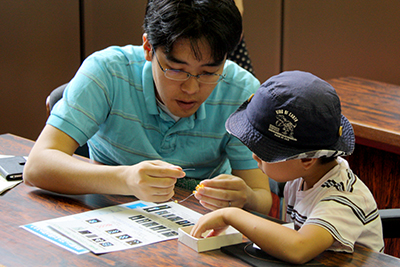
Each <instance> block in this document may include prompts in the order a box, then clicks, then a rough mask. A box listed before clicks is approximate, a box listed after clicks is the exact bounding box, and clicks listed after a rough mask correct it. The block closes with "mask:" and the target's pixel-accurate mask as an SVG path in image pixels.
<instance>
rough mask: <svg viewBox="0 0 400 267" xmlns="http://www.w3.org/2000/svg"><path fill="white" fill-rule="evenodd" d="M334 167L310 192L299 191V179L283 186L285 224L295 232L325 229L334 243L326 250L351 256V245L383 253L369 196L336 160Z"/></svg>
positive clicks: (344, 163)
mask: <svg viewBox="0 0 400 267" xmlns="http://www.w3.org/2000/svg"><path fill="white" fill-rule="evenodd" d="M337 161H338V163H339V164H338V165H337V166H335V167H334V168H333V169H332V170H330V171H329V172H328V173H327V174H326V175H325V176H324V177H322V178H321V179H320V180H319V181H318V182H317V183H316V184H315V185H314V186H313V187H312V188H310V189H308V190H306V191H302V190H301V188H302V185H303V179H302V178H298V179H296V180H294V181H290V182H288V183H286V185H285V191H284V197H285V202H286V205H287V214H286V216H287V217H286V220H287V221H289V222H294V225H295V229H297V230H298V229H300V228H301V227H302V226H303V225H307V224H309V225H310V224H313V225H318V226H321V227H323V228H325V229H326V230H327V231H329V232H330V233H331V235H332V236H333V238H334V239H335V242H334V243H333V245H332V246H331V247H330V248H329V249H328V250H332V251H343V252H353V251H354V244H355V243H357V244H360V245H363V246H365V247H368V248H370V249H372V250H375V251H380V252H382V251H383V249H384V243H383V235H382V222H381V219H380V216H379V213H378V208H377V205H376V202H375V199H374V197H373V195H372V194H371V192H370V190H369V189H368V188H367V186H366V185H365V184H364V183H363V182H362V181H361V180H360V179H359V178H358V177H357V176H356V175H354V173H353V172H352V171H351V170H350V168H349V165H348V163H347V161H346V160H344V159H343V158H341V157H339V158H338V159H337Z"/></svg>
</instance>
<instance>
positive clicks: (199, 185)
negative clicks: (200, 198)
mask: <svg viewBox="0 0 400 267" xmlns="http://www.w3.org/2000/svg"><path fill="white" fill-rule="evenodd" d="M203 187H204V184H198V185H197V186H196V190H199V188H203Z"/></svg>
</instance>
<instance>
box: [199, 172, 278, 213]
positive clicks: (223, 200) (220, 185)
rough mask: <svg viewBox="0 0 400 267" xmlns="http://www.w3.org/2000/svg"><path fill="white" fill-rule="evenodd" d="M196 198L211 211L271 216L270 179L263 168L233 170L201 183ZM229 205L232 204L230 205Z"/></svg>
mask: <svg viewBox="0 0 400 267" xmlns="http://www.w3.org/2000/svg"><path fill="white" fill-rule="evenodd" d="M201 184H202V185H204V187H202V188H199V189H198V190H197V193H196V194H195V197H196V198H197V199H198V200H200V203H201V204H202V205H203V206H204V207H206V208H208V209H211V210H215V209H219V208H225V207H229V206H230V205H231V206H232V207H239V208H244V209H247V210H251V211H256V212H259V213H262V214H268V212H269V210H270V209H271V206H272V196H271V191H270V188H269V179H268V176H267V175H265V174H264V173H263V172H262V171H261V170H260V169H258V168H257V169H250V170H232V175H229V174H221V175H219V176H217V177H215V178H213V179H209V180H204V181H202V182H201ZM229 203H230V204H229Z"/></svg>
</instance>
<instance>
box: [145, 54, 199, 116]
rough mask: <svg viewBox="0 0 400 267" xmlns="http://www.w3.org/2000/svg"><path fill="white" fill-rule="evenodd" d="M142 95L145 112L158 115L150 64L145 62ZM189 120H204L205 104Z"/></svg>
mask: <svg viewBox="0 0 400 267" xmlns="http://www.w3.org/2000/svg"><path fill="white" fill-rule="evenodd" d="M142 75H143V76H142V79H143V94H144V100H145V102H146V108H147V112H148V113H149V114H151V115H159V114H160V111H159V109H158V107H157V101H156V92H155V88H154V82H153V72H152V67H151V62H150V61H146V63H145V64H144V68H143V74H142ZM190 118H191V119H197V120H204V119H205V118H206V108H205V103H203V104H201V106H200V107H199V109H198V110H197V111H196V113H195V114H194V115H192V116H190Z"/></svg>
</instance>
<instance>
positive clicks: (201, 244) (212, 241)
mask: <svg viewBox="0 0 400 267" xmlns="http://www.w3.org/2000/svg"><path fill="white" fill-rule="evenodd" d="M192 228H193V226H187V227H182V228H179V229H178V234H179V235H178V241H180V242H182V243H183V244H185V245H187V246H189V247H190V248H192V249H194V250H196V251H197V252H203V251H208V250H213V249H219V248H221V247H224V246H229V245H234V244H239V243H242V239H243V235H242V234H241V233H240V232H239V231H238V230H236V229H235V228H233V227H232V226H229V227H228V229H226V230H225V232H224V233H221V234H220V235H218V236H213V237H207V238H195V237H193V236H191V235H190V231H191V230H192Z"/></svg>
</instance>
